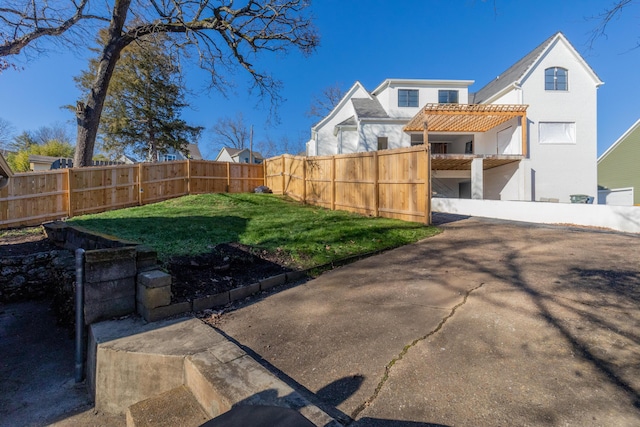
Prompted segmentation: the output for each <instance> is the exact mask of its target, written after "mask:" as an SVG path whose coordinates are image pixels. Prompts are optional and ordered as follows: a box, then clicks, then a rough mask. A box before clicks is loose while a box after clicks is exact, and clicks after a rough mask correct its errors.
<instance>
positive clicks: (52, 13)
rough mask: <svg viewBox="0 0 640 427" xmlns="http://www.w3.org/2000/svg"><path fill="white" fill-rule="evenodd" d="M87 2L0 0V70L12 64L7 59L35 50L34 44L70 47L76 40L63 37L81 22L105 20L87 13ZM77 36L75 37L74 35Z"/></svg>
mask: <svg viewBox="0 0 640 427" xmlns="http://www.w3.org/2000/svg"><path fill="white" fill-rule="evenodd" d="M89 1H90V0H72V1H68V0H48V1H44V0H43V1H37V0H3V2H2V4H1V5H0V71H2V70H4V69H6V68H8V67H10V66H12V65H14V64H13V63H12V62H10V61H9V60H8V59H6V58H7V57H9V56H12V55H18V54H20V53H21V52H22V51H23V49H25V48H26V47H27V46H28V47H29V48H31V49H33V50H39V46H38V41H39V40H40V39H42V38H53V39H57V40H58V41H61V42H65V41H66V42H68V43H70V44H72V45H77V44H78V39H77V37H74V35H69V36H67V34H65V33H67V32H68V31H69V30H71V29H72V28H74V27H75V26H76V25H77V24H78V23H80V22H81V21H87V20H99V21H107V22H109V19H107V18H105V17H100V16H98V15H94V14H90V13H87V9H88V7H89ZM76 36H77V34H76Z"/></svg>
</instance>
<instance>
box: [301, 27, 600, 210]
mask: <svg viewBox="0 0 640 427" xmlns="http://www.w3.org/2000/svg"><path fill="white" fill-rule="evenodd" d="M473 82H474V81H473V80H406V79H387V80H385V81H384V82H382V84H380V85H379V86H378V87H377V88H376V89H374V90H373V91H372V92H368V91H367V90H366V89H365V88H364V87H363V86H362V85H361V84H360V83H359V82H356V83H355V84H354V86H353V87H352V88H351V89H350V90H349V91H348V92H347V93H346V95H345V96H344V97H343V99H342V100H341V101H340V102H339V103H338V105H337V106H336V107H335V108H334V109H333V110H332V111H331V112H330V113H329V115H327V117H325V118H324V119H322V120H321V121H320V122H319V123H318V124H316V125H315V126H313V127H312V129H311V140H310V141H309V142H308V143H307V155H309V156H315V155H333V154H342V153H354V152H361V151H373V150H382V149H391V148H399V147H409V146H412V145H419V144H423V143H424V138H425V135H426V136H427V138H428V141H429V142H430V143H431V150H432V171H433V174H432V188H433V190H434V195H435V196H441V197H461V198H476V199H482V198H484V199H494V200H538V201H541V200H542V201H544V200H546V201H562V202H569V201H570V196H571V195H574V194H586V195H589V196H592V197H594V196H595V195H596V192H597V179H596V146H597V141H596V134H597V127H596V123H597V111H596V104H597V103H596V99H597V94H596V92H597V88H598V87H599V86H600V85H602V84H603V83H602V81H601V80H600V79H599V78H598V76H597V75H596V74H595V72H594V71H593V70H592V69H591V68H590V67H589V65H588V64H587V63H586V62H585V61H584V59H583V58H582V57H581V56H580V54H579V53H578V52H577V51H576V50H575V48H574V47H573V46H572V45H571V43H569V41H568V40H567V39H566V38H565V36H564V35H563V34H562V33H556V34H554V35H553V36H551V37H550V38H549V39H547V40H545V41H544V42H543V43H542V44H541V45H540V46H538V47H536V48H535V49H534V50H533V51H531V52H530V53H529V54H527V55H526V56H525V57H524V58H522V59H520V60H519V61H518V62H516V63H515V64H514V65H513V66H511V67H510V68H508V69H507V70H506V71H505V72H503V73H502V74H501V75H499V76H498V77H496V79H495V80H493V81H491V82H490V83H489V84H487V85H486V86H484V87H483V88H482V89H480V90H479V91H478V92H476V93H469V90H468V88H469V86H470V85H471V84H473ZM425 122H426V123H427V130H426V132H425V129H424V123H425Z"/></svg>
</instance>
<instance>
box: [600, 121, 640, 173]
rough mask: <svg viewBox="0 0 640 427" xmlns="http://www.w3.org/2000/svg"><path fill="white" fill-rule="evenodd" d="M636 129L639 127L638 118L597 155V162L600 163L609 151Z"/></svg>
mask: <svg viewBox="0 0 640 427" xmlns="http://www.w3.org/2000/svg"><path fill="white" fill-rule="evenodd" d="M637 129H640V119H638V121H637V122H635V123H634V124H633V125H631V127H630V128H629V129H627V131H626V132H625V133H623V134H622V136H621V137H620V138H618V139H617V140H616V142H614V143H613V144H611V147H609V148H607V151H605V152H604V153H602V155H601V156H600V157H598V163H600V161H601V160H604V158H605V157H607V156H608V155H609V153H611V152H612V151H613V150H614V149H615V148H616V147H617V146H618V145H620V144H622V143H623V142H624V140H625V139H627V137H628V136H629V135H631V134H632V133H633V132H635V131H636V130H637Z"/></svg>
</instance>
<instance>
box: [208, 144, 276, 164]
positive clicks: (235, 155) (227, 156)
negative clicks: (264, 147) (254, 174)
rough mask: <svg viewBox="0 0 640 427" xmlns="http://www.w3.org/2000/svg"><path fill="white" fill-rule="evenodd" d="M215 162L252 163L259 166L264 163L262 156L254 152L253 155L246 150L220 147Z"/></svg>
mask: <svg viewBox="0 0 640 427" xmlns="http://www.w3.org/2000/svg"><path fill="white" fill-rule="evenodd" d="M215 161H216V162H232V163H252V164H256V165H257V164H260V163H262V162H263V161H264V157H262V154H260V153H258V152H257V151H254V152H253V153H252V152H251V151H250V150H249V149H248V148H242V149H238V148H229V147H222V149H221V150H220V152H219V153H218V156H217V157H216V159H215Z"/></svg>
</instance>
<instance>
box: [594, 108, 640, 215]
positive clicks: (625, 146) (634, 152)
mask: <svg viewBox="0 0 640 427" xmlns="http://www.w3.org/2000/svg"><path fill="white" fill-rule="evenodd" d="M598 185H599V186H600V187H602V188H603V189H604V190H609V191H604V192H601V193H602V195H603V196H604V198H605V199H604V200H601V203H603V202H605V203H607V204H624V205H640V119H639V120H638V121H637V122H635V123H634V124H633V126H631V127H630V128H629V129H628V130H627V131H626V132H625V133H624V134H623V135H622V136H621V137H620V138H618V140H617V141H616V142H614V143H613V145H612V146H611V147H609V148H608V149H607V151H605V152H604V153H603V154H602V155H601V156H600V158H598Z"/></svg>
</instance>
